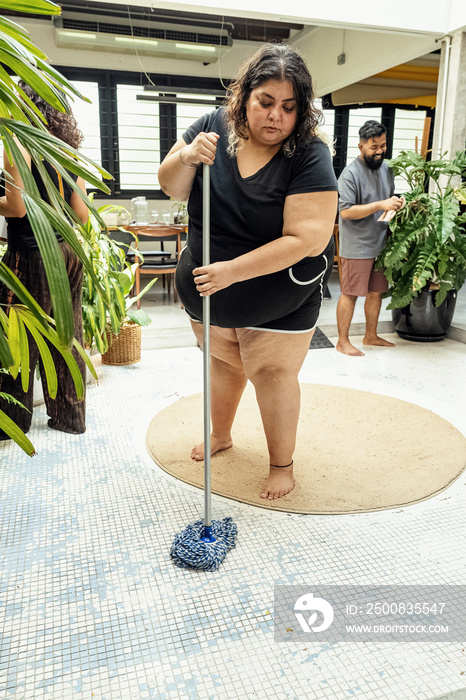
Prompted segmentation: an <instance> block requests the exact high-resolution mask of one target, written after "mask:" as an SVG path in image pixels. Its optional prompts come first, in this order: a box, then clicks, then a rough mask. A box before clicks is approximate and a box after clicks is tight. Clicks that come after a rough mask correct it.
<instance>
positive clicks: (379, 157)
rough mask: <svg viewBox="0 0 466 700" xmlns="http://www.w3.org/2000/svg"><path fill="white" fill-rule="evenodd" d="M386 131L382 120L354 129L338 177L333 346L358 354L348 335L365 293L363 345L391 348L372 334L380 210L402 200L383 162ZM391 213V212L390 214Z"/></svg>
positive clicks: (379, 284)
mask: <svg viewBox="0 0 466 700" xmlns="http://www.w3.org/2000/svg"><path fill="white" fill-rule="evenodd" d="M386 134H387V132H386V129H385V127H384V125H383V124H380V123H379V122H376V121H373V120H369V121H367V122H366V123H365V124H364V125H363V126H362V127H361V128H360V129H359V156H358V157H357V158H355V159H354V160H353V162H352V163H350V164H349V165H347V166H346V168H345V169H344V170H343V172H342V173H341V175H340V178H339V180H338V192H339V196H340V198H339V205H338V208H339V212H340V214H339V235H340V258H341V279H340V285H341V295H340V298H339V300H338V305H337V325H338V343H337V348H336V349H337V350H338V351H339V352H342V353H344V354H345V355H352V356H359V357H361V356H363V355H364V353H363V352H361V350H359V349H358V348H356V347H355V346H354V345H353V344H352V343H351V342H350V339H349V330H350V326H351V320H352V318H353V313H354V307H355V305H356V301H357V298H358V297H365V298H366V301H365V304H364V314H365V318H366V331H365V335H364V338H363V344H364V345H378V346H383V347H393V343H390V342H389V341H388V340H385V339H384V338H381V337H380V336H378V335H377V323H378V320H379V315H380V308H381V305H382V294H383V292H385V291H387V289H388V284H387V280H386V278H385V275H384V274H383V272H382V271H381V270H375V269H374V261H375V258H376V257H377V256H378V255H379V253H380V252H381V250H382V249H383V247H384V245H385V239H386V236H387V219H388V220H389V218H390V217H389V216H388V215H386V214H385V217H384V218H385V219H386V220H385V221H381V220H380V217H381V216H382V215H383V214H384V212H396V211H398V210H399V209H401V208H402V206H403V204H404V199H403V198H402V197H396V196H394V190H395V185H394V178H393V172H392V171H391V170H390V168H388V167H387V164H386V163H384V162H383V161H384V158H385V156H386V153H387V135H386ZM392 216H393V214H392Z"/></svg>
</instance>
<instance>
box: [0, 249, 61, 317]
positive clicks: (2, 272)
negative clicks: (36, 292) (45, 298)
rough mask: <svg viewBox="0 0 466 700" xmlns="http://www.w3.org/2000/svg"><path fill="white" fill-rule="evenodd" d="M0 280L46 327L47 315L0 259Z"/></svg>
mask: <svg viewBox="0 0 466 700" xmlns="http://www.w3.org/2000/svg"><path fill="white" fill-rule="evenodd" d="M0 281H1V282H3V284H5V285H6V286H7V287H8V289H11V291H12V292H13V293H14V294H15V295H16V296H17V297H18V299H19V300H20V301H22V302H23V304H25V305H26V306H27V307H28V309H29V310H30V311H31V312H32V313H33V314H34V316H35V317H36V318H37V320H38V321H39V322H40V323H41V324H42V325H43V326H44V328H47V327H48V320H49V317H48V316H47V314H46V313H45V312H44V311H42V309H41V308H40V306H39V304H38V303H37V301H36V300H35V299H34V297H33V296H31V294H30V293H29V292H28V290H27V289H26V287H25V286H24V284H23V283H22V282H21V281H20V280H19V279H18V278H17V277H16V275H15V274H14V273H13V272H12V271H11V270H10V269H9V268H8V267H7V266H6V265H5V263H3V262H1V261H0Z"/></svg>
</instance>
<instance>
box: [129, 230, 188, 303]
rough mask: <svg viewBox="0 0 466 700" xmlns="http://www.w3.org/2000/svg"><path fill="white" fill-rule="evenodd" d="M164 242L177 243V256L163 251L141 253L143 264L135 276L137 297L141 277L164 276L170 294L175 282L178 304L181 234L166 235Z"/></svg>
mask: <svg viewBox="0 0 466 700" xmlns="http://www.w3.org/2000/svg"><path fill="white" fill-rule="evenodd" d="M139 235H141V233H139ZM163 240H164V241H170V240H173V241H176V251H175V254H174V255H171V254H170V253H169V252H166V251H163V250H151V251H141V252H142V254H143V262H142V263H141V264H140V265H139V267H138V268H137V270H136V275H135V277H136V280H135V288H136V295H137V294H139V292H140V290H141V279H140V276H141V275H157V276H161V275H163V276H164V277H166V281H167V291H168V294H170V292H171V283H172V281H173V299H174V301H175V303H176V302H177V301H178V294H177V292H176V285H175V272H176V266H177V264H178V259H179V257H180V254H181V232H180V231H176V232H175V233H173V234H164V236H163ZM160 242H161V241H160ZM139 307H140V302H139V301H138V308H139Z"/></svg>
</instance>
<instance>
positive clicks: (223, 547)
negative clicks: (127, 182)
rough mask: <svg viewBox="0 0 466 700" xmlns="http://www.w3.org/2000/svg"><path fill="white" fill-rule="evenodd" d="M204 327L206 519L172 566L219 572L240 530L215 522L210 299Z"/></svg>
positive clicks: (205, 247)
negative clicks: (212, 504)
mask: <svg viewBox="0 0 466 700" xmlns="http://www.w3.org/2000/svg"><path fill="white" fill-rule="evenodd" d="M202 207H203V211H202V213H203V223H202V265H203V266H204V267H205V266H206V265H209V263H210V170H209V166H208V165H206V164H205V163H204V165H203V166H202ZM202 312H203V318H202V321H203V324H204V346H203V351H204V354H203V371H204V503H205V519H204V520H196V522H195V523H193V524H192V525H188V527H187V528H185V529H184V530H182V531H181V532H179V533H178V534H177V535H175V539H174V540H173V544H172V546H171V549H170V556H171V558H172V559H173V563H174V564H175V565H176V566H179V567H181V568H182V569H188V568H191V569H199V570H201V571H216V570H217V569H218V567H219V566H220V564H221V563H222V561H223V560H224V559H225V557H226V555H227V552H228V550H229V549H233V547H235V546H236V535H237V533H238V528H237V527H236V525H235V523H234V522H233V521H232V519H231V518H224V519H223V520H212V514H211V484H210V457H211V455H210V452H211V449H210V448H211V444H210V297H203V299H202Z"/></svg>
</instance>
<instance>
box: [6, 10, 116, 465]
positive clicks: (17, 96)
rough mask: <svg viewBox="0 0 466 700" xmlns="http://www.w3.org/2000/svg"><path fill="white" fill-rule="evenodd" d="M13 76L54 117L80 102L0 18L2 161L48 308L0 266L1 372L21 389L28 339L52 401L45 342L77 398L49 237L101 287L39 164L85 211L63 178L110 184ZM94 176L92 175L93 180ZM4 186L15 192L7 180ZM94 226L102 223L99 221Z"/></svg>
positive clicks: (55, 250) (62, 281)
mask: <svg viewBox="0 0 466 700" xmlns="http://www.w3.org/2000/svg"><path fill="white" fill-rule="evenodd" d="M1 9H7V10H15V11H19V12H28V13H31V14H46V15H57V14H60V12H61V9H60V7H59V6H58V5H56V4H55V3H53V2H50V0H0V10H1ZM15 75H16V76H18V77H19V78H22V79H23V80H24V81H25V82H26V83H27V84H29V85H30V86H31V87H32V88H33V90H35V91H36V92H37V93H38V94H39V95H40V96H41V97H43V98H44V99H45V100H46V101H47V102H49V104H51V105H52V106H53V107H55V108H56V109H58V110H59V111H62V112H65V111H67V110H68V109H69V108H68V104H69V102H70V101H71V102H72V101H73V100H74V99H75V98H78V99H86V98H83V96H82V95H81V93H80V92H79V90H77V89H76V88H75V87H74V86H73V85H72V83H70V82H69V81H68V80H67V79H66V78H64V76H62V75H61V74H60V73H59V72H58V71H57V70H55V69H54V68H53V67H52V66H50V65H49V64H48V63H47V57H46V56H45V54H44V53H43V52H42V51H41V50H40V49H39V48H38V47H37V46H35V45H34V44H33V42H32V41H31V40H30V39H29V37H28V35H27V33H26V32H25V31H24V29H23V28H22V27H21V26H20V25H18V24H17V23H16V22H13V21H11V20H10V19H7V18H6V17H0V140H1V141H2V143H3V147H4V149H5V152H6V154H7V156H8V158H9V159H10V160H12V159H13V160H14V162H15V164H16V166H17V168H18V170H19V174H20V176H21V178H22V180H23V183H24V187H25V189H24V191H23V192H22V195H23V199H24V202H25V206H26V211H27V214H28V217H29V220H30V223H31V226H32V228H33V231H34V235H35V237H36V240H37V242H38V245H39V248H40V252H41V255H42V259H43V261H44V267H45V270H46V274H47V279H48V282H49V287H50V294H51V297H52V306H53V309H54V319H53V320H52V319H50V318H49V317H48V316H47V315H46V314H45V313H44V311H43V310H42V309H41V308H40V306H39V305H38V304H37V303H36V302H35V300H34V299H33V298H32V296H31V295H30V294H29V292H28V291H27V289H25V287H24V285H22V284H21V283H20V282H19V280H18V279H17V278H16V276H15V275H14V274H13V273H12V272H11V270H9V269H8V268H7V267H6V265H5V264H4V263H2V262H1V261H0V282H1V283H3V284H4V285H6V287H7V288H8V289H10V290H12V292H13V293H14V294H15V296H16V297H17V298H18V299H19V300H20V302H21V303H20V304H14V305H13V306H11V307H10V311H9V316H8V317H7V315H6V313H5V310H4V309H0V368H4V369H5V370H6V371H8V372H9V373H10V374H12V375H13V376H18V374H19V373H21V379H22V381H23V385H25V383H26V379H28V377H29V373H30V372H31V371H34V368H30V367H29V348H28V342H29V336H28V334H30V336H31V337H33V338H34V339H35V340H36V342H37V344H38V346H39V350H40V354H41V359H42V361H43V363H44V366H45V368H46V375H47V383H48V387H49V391H51V393H52V395H53V391H54V386H55V382H56V371H55V368H54V367H53V363H51V362H50V361H49V358H48V355H47V353H49V351H48V347H47V345H46V343H45V340H47V341H48V342H49V343H51V344H52V345H54V346H55V347H57V348H58V349H59V350H60V352H61V353H62V355H63V356H64V357H65V360H66V362H67V363H68V366H69V367H70V371H71V373H72V376H73V377H74V379H75V384H76V387H77V391H78V394H79V393H81V394H82V378H81V375H80V373H79V371H78V366H77V364H76V362H75V360H74V358H73V356H72V354H71V349H72V348H73V347H76V348H77V349H78V351H79V352H80V353H81V354H82V353H83V350H82V348H80V347H79V346H78V344H77V343H76V341H75V340H74V337H73V336H74V331H73V314H72V308H71V296H70V291H69V282H68V277H67V274H66V269H65V265H64V261H63V258H62V255H61V252H60V250H59V246H58V243H57V237H56V232H58V233H59V234H60V235H61V236H62V237H63V239H64V240H66V241H67V242H68V243H69V244H70V245H71V247H72V248H73V250H74V251H75V253H76V254H77V256H78V257H79V259H80V260H81V261H82V263H83V265H84V268H85V270H86V271H87V273H88V274H89V275H90V276H91V278H93V279H94V282H95V284H96V285H97V286H99V285H101V283H100V282H99V280H98V278H97V277H96V276H95V274H94V270H93V267H92V264H91V262H90V261H89V260H88V258H87V257H86V254H85V252H84V250H83V248H82V246H81V244H80V242H79V239H78V237H77V236H76V232H75V227H76V226H78V227H79V225H80V222H79V221H78V220H77V217H76V215H75V213H74V212H73V210H72V209H71V207H69V205H68V204H67V203H66V202H65V201H64V200H63V198H62V197H61V196H60V193H59V192H58V191H57V189H56V188H55V186H54V185H53V183H52V181H51V179H50V177H49V176H48V174H47V171H46V169H45V167H44V161H47V162H49V163H50V164H52V165H53V166H54V167H55V168H56V170H57V171H58V172H59V173H60V174H61V176H62V177H63V179H64V180H65V181H66V182H68V183H69V185H70V186H71V187H72V189H73V190H74V191H75V192H77V194H78V195H79V196H80V197H81V198H82V199H83V200H84V201H85V203H86V204H87V206H88V207H89V208H90V210H91V211H92V210H93V209H94V208H93V204H92V202H91V201H90V200H89V199H88V198H87V197H86V195H85V194H84V193H83V192H82V190H81V189H80V188H79V187H78V186H77V185H76V183H75V181H74V180H73V178H72V177H71V176H70V174H69V172H72V173H75V174H76V175H78V176H81V177H83V178H84V180H85V181H86V182H88V183H90V184H91V185H92V186H94V187H96V188H98V189H100V190H102V191H103V192H107V193H108V192H109V189H108V187H107V186H106V185H105V184H104V183H103V182H102V180H101V177H103V178H110V177H111V175H110V174H109V173H107V172H106V171H105V170H104V169H102V168H101V167H100V166H98V165H97V164H96V163H94V162H93V161H91V160H90V159H89V158H87V157H85V156H83V155H82V154H81V153H78V152H77V151H75V150H74V149H72V148H71V147H70V146H68V145H67V144H65V143H63V142H62V141H60V140H59V139H57V138H55V137H54V136H52V135H51V134H49V133H48V131H47V125H46V124H45V123H44V121H45V120H44V117H43V116H42V114H41V113H40V111H39V110H38V109H37V107H36V106H35V105H34V104H33V103H32V102H31V100H30V99H29V98H28V97H27V96H26V95H25V94H24V92H23V91H22V90H21V89H20V88H19V87H18V86H17V85H16V81H15V80H14V76H15ZM87 101H88V100H87ZM17 142H19V143H20V144H21V145H22V146H23V147H24V148H25V149H26V150H27V151H28V152H29V153H30V154H31V158H32V160H33V162H34V163H35V165H36V166H37V168H38V170H39V173H40V174H41V177H42V179H43V181H44V183H45V186H46V188H47V193H48V196H49V199H50V203H47V202H44V201H43V200H42V199H41V198H40V196H39V192H38V189H37V185H36V183H35V181H34V179H33V177H32V175H31V171H30V169H29V167H28V165H27V163H26V161H25V160H24V158H23V156H22V153H21V150H20V149H19V148H18V143H17ZM95 173H99V176H97V175H96V174H95ZM7 185H8V186H10V187H11V186H14V185H13V184H12V183H11V182H9V183H7ZM94 215H95V216H96V217H97V219H99V214H98V212H97V211H95V210H94ZM101 224H102V225H104V224H103V222H101ZM99 291H100V294H101V295H102V297H103V298H104V299H107V291H106V289H105V288H104V287H103V286H100V289H99ZM26 331H27V332H26ZM49 354H50V353H49ZM83 356H84V355H83ZM85 360H86V362H87V364H88V366H89V369H90V370H91V372H94V370H93V367H92V365H91V363H90V362H89V360H88V359H87V355H86V356H85ZM78 374H79V378H78V376H77V375H78ZM2 398H4V397H2ZM0 429H2V430H4V431H5V432H6V433H7V434H8V435H9V436H10V437H12V438H13V440H15V442H17V443H18V444H19V445H20V446H21V447H22V449H24V450H25V451H26V452H27V453H28V454H34V448H33V447H32V445H31V443H30V441H29V440H28V438H27V437H26V436H25V435H24V434H23V433H22V431H21V430H20V429H19V428H18V426H16V425H15V424H14V422H13V421H12V420H11V419H10V418H9V417H8V416H7V415H6V414H5V412H4V411H0Z"/></svg>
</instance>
